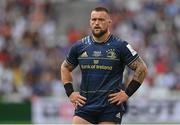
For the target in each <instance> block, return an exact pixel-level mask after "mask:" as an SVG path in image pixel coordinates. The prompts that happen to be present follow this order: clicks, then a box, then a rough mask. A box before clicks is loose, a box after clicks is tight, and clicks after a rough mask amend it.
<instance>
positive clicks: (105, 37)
mask: <svg viewBox="0 0 180 125" xmlns="http://www.w3.org/2000/svg"><path fill="white" fill-rule="evenodd" d="M110 34H111V33H110V32H109V31H108V32H107V33H105V34H104V35H103V36H101V37H95V36H94V35H92V36H93V39H94V40H95V42H97V43H104V42H107V39H108V37H109V35H110Z"/></svg>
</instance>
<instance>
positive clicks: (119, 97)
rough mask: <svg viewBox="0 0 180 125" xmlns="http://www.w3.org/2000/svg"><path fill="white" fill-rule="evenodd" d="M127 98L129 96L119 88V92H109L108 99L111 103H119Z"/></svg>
mask: <svg viewBox="0 0 180 125" xmlns="http://www.w3.org/2000/svg"><path fill="white" fill-rule="evenodd" d="M128 98H129V97H128V95H127V94H126V93H125V91H123V90H121V91H120V92H117V93H112V94H110V95H109V99H108V101H109V102H110V103H111V104H112V103H116V105H119V104H120V103H122V102H125V101H127V100H128Z"/></svg>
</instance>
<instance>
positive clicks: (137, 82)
mask: <svg viewBox="0 0 180 125" xmlns="http://www.w3.org/2000/svg"><path fill="white" fill-rule="evenodd" d="M128 67H129V68H131V69H132V70H134V75H133V78H132V80H131V82H130V83H129V85H128V87H127V88H126V91H125V93H126V94H127V95H128V96H129V97H130V96H132V95H133V94H134V93H135V92H136V90H137V89H138V88H139V87H140V86H141V84H142V83H143V81H144V79H145V77H146V75H147V71H148V69H147V66H146V64H145V63H144V61H143V60H142V58H141V57H138V58H137V59H136V60H135V61H134V62H132V63H131V64H129V65H128Z"/></svg>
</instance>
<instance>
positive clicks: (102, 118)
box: [75, 104, 124, 124]
mask: <svg viewBox="0 0 180 125" xmlns="http://www.w3.org/2000/svg"><path fill="white" fill-rule="evenodd" d="M122 106H123V105H122V104H121V105H119V106H117V105H115V104H109V105H107V106H106V107H104V108H102V109H99V110H90V109H86V106H85V107H80V108H78V109H76V110H75V116H79V117H81V118H83V119H85V120H87V121H88V122H90V123H92V124H98V123H100V122H114V123H116V124H121V120H122V116H123V114H124V112H123V109H122V108H123V107H122Z"/></svg>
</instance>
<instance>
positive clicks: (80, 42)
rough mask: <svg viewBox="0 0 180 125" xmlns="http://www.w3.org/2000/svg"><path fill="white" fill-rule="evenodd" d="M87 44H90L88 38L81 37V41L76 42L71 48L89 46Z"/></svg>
mask: <svg viewBox="0 0 180 125" xmlns="http://www.w3.org/2000/svg"><path fill="white" fill-rule="evenodd" d="M89 44H91V41H90V36H86V37H83V38H82V39H80V40H78V41H76V42H75V43H74V44H73V46H77V47H80V46H85V45H89Z"/></svg>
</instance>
